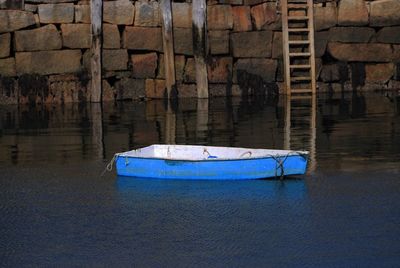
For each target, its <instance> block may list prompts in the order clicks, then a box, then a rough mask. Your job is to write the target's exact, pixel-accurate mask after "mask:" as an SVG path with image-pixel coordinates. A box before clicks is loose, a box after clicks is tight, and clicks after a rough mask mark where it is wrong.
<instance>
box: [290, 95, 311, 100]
mask: <svg viewBox="0 0 400 268" xmlns="http://www.w3.org/2000/svg"><path fill="white" fill-rule="evenodd" d="M290 98H291V99H292V100H309V99H311V98H312V95H294V96H290Z"/></svg>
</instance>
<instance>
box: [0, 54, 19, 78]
mask: <svg viewBox="0 0 400 268" xmlns="http://www.w3.org/2000/svg"><path fill="white" fill-rule="evenodd" d="M15 75H16V69H15V59H14V58H6V59H0V76H2V77H4V76H5V77H7V76H15Z"/></svg>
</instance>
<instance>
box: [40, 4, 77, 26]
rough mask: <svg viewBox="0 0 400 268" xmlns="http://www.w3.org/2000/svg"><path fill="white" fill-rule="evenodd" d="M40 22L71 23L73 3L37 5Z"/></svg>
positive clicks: (73, 9)
mask: <svg viewBox="0 0 400 268" xmlns="http://www.w3.org/2000/svg"><path fill="white" fill-rule="evenodd" d="M38 13H39V20H40V23H71V22H73V21H74V13H75V8H74V4H73V3H65V4H42V5H39V7H38Z"/></svg>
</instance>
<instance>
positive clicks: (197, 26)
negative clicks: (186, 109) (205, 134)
mask: <svg viewBox="0 0 400 268" xmlns="http://www.w3.org/2000/svg"><path fill="white" fill-rule="evenodd" d="M192 19H193V54H194V59H195V64H196V83H197V97H198V98H208V78H207V64H206V58H207V3H206V0H196V1H193V3H192Z"/></svg>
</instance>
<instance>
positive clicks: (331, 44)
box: [0, 0, 400, 103]
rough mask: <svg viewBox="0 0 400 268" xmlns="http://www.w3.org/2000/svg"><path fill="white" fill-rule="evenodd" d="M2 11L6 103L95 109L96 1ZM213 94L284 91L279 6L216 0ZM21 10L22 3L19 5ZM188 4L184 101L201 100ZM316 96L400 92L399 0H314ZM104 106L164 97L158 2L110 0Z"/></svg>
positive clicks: (46, 2) (36, 0)
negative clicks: (92, 74) (92, 81)
mask: <svg viewBox="0 0 400 268" xmlns="http://www.w3.org/2000/svg"><path fill="white" fill-rule="evenodd" d="M6 2H7V1H4V0H2V4H1V5H0V103H18V102H19V103H26V102H35V103H38V102H45V103H62V102H78V101H90V100H91V94H90V90H89V89H90V49H89V48H90V45H91V37H90V2H89V1H76V0H75V1H74V0H25V2H24V1H21V3H22V4H21V5H20V7H19V8H15V7H14V8H15V9H13V10H11V9H6V8H9V7H7V6H6V4H7V3H6ZM207 2H208V7H207V27H208V48H209V57H208V59H207V64H208V78H209V83H210V84H209V93H210V96H227V95H233V96H237V95H242V94H253V93H254V94H258V93H262V94H263V93H265V92H266V91H268V92H277V91H278V90H280V91H282V87H283V82H282V81H283V74H282V70H283V68H282V65H283V64H282V32H281V19H280V12H279V11H280V8H279V6H278V7H277V3H276V2H275V1H265V0H209V1H207ZM14 6H19V5H16V4H15V2H14ZM191 8H192V6H191V3H190V1H187V2H184V1H180V2H174V3H173V4H172V12H173V26H174V30H173V34H174V50H175V68H176V80H177V88H178V94H179V95H178V96H179V97H196V84H195V82H196V81H195V64H194V58H193V44H192V40H193V39H192V18H191ZM314 10H315V27H316V34H315V45H316V56H317V61H316V62H317V71H318V86H319V88H318V91H320V92H323V91H338V90H342V89H344V90H353V89H357V90H361V91H362V90H374V89H396V88H400V82H399V80H400V64H399V62H400V1H399V0H375V1H365V0H340V1H321V0H319V1H315V7H314ZM102 56H103V100H105V101H109V100H125V99H140V98H162V97H163V96H164V94H165V75H164V58H163V45H162V35H161V14H160V9H159V3H158V2H157V1H146V0H140V1H131V0H117V1H104V14H103V52H102Z"/></svg>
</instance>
